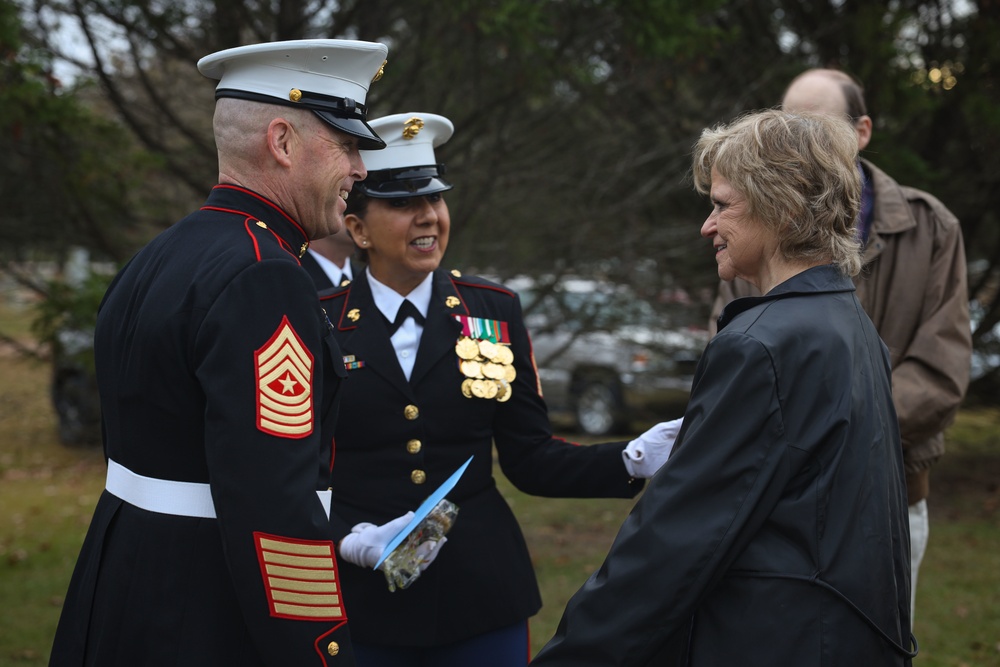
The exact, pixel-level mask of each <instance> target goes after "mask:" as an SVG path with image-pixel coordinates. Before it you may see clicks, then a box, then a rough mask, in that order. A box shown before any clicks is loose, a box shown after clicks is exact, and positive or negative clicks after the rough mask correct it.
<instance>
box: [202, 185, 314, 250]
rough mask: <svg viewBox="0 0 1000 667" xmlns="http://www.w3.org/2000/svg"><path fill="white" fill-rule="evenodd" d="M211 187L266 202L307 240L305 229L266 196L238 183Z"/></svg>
mask: <svg viewBox="0 0 1000 667" xmlns="http://www.w3.org/2000/svg"><path fill="white" fill-rule="evenodd" d="M212 189H213V190H235V191H236V192H242V193H243V194H245V195H249V196H251V197H253V198H254V199H256V200H257V201H259V202H261V203H262V204H266V205H267V206H269V207H271V208H273V209H274V210H275V211H276V212H277V213H279V214H281V217H283V218H284V219H285V220H287V221H288V222H289V223H290V224H291V225H292V226H293V227H295V228H296V229H297V230H299V233H300V234H302V238H304V239H305V240H306V241H308V240H309V235H308V234H306V230H305V229H303V228H302V225H300V224H299V223H298V222H296V221H295V219H294V218H292V217H291V216H290V215H288V214H287V213H285V212H284V211H283V210H282V209H281V207H279V206H278V205H277V204H275V203H274V202H273V201H271V200H270V199H268V198H267V197H262V196H261V195H259V194H257V193H256V192H254V191H253V190H247V189H246V188H244V187H242V186H239V185H229V184H226V183H219V184H218V185H216V186H215V187H214V188H212ZM202 208H212V207H211V206H208V207H204V206H203V207H202Z"/></svg>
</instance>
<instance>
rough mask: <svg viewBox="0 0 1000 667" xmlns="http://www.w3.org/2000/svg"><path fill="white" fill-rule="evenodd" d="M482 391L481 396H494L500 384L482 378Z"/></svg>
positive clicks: (498, 390)
mask: <svg viewBox="0 0 1000 667" xmlns="http://www.w3.org/2000/svg"><path fill="white" fill-rule="evenodd" d="M483 391H484V393H483V398H496V395H497V394H498V393H499V392H500V384H499V383H497V382H491V381H490V380H483Z"/></svg>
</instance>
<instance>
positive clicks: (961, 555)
mask: <svg viewBox="0 0 1000 667" xmlns="http://www.w3.org/2000/svg"><path fill="white" fill-rule="evenodd" d="M4 315H5V313H4V312H3V307H2V306H0V322H2V321H4V319H5V317H4ZM6 315H8V316H9V313H6ZM48 372H49V369H48V367H47V366H45V365H44V364H40V363H38V362H33V361H26V360H24V359H20V358H18V357H17V356H15V355H13V354H12V353H11V352H10V351H9V350H5V349H3V348H2V347H0V434H2V435H0V508H2V510H0V665H11V666H13V667H20V666H29V665H30V666H34V665H45V664H47V662H48V654H49V650H50V647H51V642H52V637H53V635H54V632H55V626H56V622H57V621H58V616H59V610H60V608H61V605H62V597H63V595H64V594H65V592H66V586H67V584H68V582H69V578H70V575H71V573H72V568H73V565H74V563H75V561H76V557H77V554H78V552H79V549H80V545H81V544H82V542H83V537H84V534H85V533H86V530H87V525H88V523H89V521H90V517H91V513H92V511H93V507H94V505H95V503H96V502H97V497H98V495H99V494H100V491H101V488H102V487H103V481H104V471H105V468H104V462H103V459H102V457H101V455H100V452H99V451H95V450H92V449H89V450H81V449H70V448H67V447H64V446H62V445H60V444H59V443H58V441H57V438H56V430H55V423H54V420H55V417H54V414H53V412H52V410H51V408H50V405H49V400H48V395H47V391H48ZM948 435H949V453H948V455H947V456H945V457H944V458H943V459H942V461H941V463H940V464H938V466H937V467H936V468H935V472H934V476H933V484H932V490H933V495H932V497H931V500H930V508H931V538H930V544H929V546H928V551H927V555H926V557H925V561H924V565H923V568H922V569H921V572H920V585H919V594H918V598H917V615H916V627H915V634H916V635H917V638H918V640H919V641H920V644H921V653H920V656H919V657H918V658H917V659H916V661H915V664H916V665H919V666H920V667H946V666H947V667H989V666H997V667H1000V411H997V410H990V411H965V412H963V413H962V414H961V415H960V416H959V419H958V422H957V423H956V425H955V426H954V427H953V428H952V429H951V431H949V434H948ZM499 483H500V486H501V489H502V490H503V492H504V495H505V496H506V497H507V498H508V500H509V502H510V504H511V506H512V507H513V509H514V512H515V513H516V514H517V516H518V517H519V519H520V521H521V524H522V527H523V529H524V532H525V535H526V537H527V540H528V544H529V546H530V547H531V551H532V555H533V558H534V561H535V566H536V569H537V572H538V579H539V582H540V584H541V587H542V598H543V601H544V607H543V609H542V611H541V613H540V614H539V615H538V616H537V617H535V618H534V619H533V620H532V622H531V639H532V652H533V653H534V652H537V650H538V649H539V648H541V646H542V645H543V644H544V643H545V641H546V640H548V639H549V638H550V637H551V636H552V634H553V632H554V631H555V628H556V625H557V624H558V622H559V617H560V614H561V612H562V609H563V607H564V606H565V604H566V601H567V600H568V599H569V597H570V596H571V595H572V594H573V593H574V592H575V591H576V590H577V588H579V586H580V585H581V584H583V582H584V581H585V580H586V579H587V577H588V576H589V575H590V573H591V572H593V571H594V570H595V569H596V568H597V567H598V566H599V565H600V563H601V561H602V559H603V557H604V555H605V553H606V552H607V549H608V547H609V546H610V544H611V542H612V540H613V539H614V536H615V534H616V532H617V530H618V526H619V525H620V524H621V522H622V520H623V519H624V517H625V516H626V514H627V513H628V511H629V509H630V508H631V506H632V501H626V500H558V499H557V500H553V499H542V498H534V497H531V496H526V495H524V494H521V493H520V492H518V491H516V490H514V489H512V488H511V487H510V485H509V484H508V483H507V482H506V480H505V479H503V478H502V477H499ZM484 602H486V603H488V601H484ZM609 613H611V612H610V611H609Z"/></svg>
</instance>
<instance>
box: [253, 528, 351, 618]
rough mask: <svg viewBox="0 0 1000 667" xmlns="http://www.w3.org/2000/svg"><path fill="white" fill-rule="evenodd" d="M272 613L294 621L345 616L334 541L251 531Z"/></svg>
mask: <svg viewBox="0 0 1000 667" xmlns="http://www.w3.org/2000/svg"><path fill="white" fill-rule="evenodd" d="M253 537H254V542H255V544H256V547H257V560H258V561H259V562H260V573H261V577H262V578H263V580H264V592H265V593H266V594H267V601H268V604H269V606H270V608H271V616H274V617H277V618H288V619H292V620H297V621H317V620H326V621H335V620H341V619H346V618H347V616H346V614H345V613H344V605H343V604H342V603H341V600H340V581H339V579H338V577H337V559H336V557H335V556H334V553H333V542H330V541H329V540H326V541H314V540H296V539H292V538H290V537H280V536H277V535H268V534H266V533H254V534H253Z"/></svg>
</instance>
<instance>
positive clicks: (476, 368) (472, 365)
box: [458, 359, 483, 378]
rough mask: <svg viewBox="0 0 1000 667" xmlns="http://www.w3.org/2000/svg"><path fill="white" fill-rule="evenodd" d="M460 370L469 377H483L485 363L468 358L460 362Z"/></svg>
mask: <svg viewBox="0 0 1000 667" xmlns="http://www.w3.org/2000/svg"><path fill="white" fill-rule="evenodd" d="M458 370H460V371H462V375H464V376H465V377H467V378H481V377H483V365H482V364H481V363H479V362H478V361H475V360H474V359H466V360H465V361H462V362H460V363H459V364H458Z"/></svg>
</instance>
